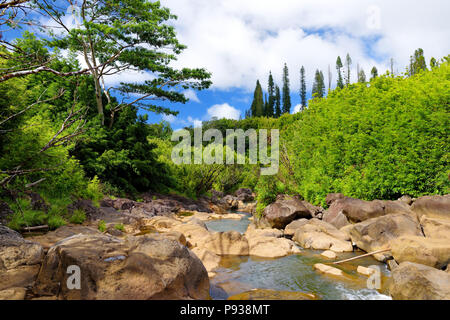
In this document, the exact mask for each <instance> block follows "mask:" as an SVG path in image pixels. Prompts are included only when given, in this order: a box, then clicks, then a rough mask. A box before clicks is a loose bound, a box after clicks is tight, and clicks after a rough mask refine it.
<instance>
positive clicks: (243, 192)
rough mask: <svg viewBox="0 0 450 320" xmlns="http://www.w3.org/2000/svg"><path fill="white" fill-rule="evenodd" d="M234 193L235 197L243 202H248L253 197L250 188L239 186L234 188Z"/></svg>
mask: <svg viewBox="0 0 450 320" xmlns="http://www.w3.org/2000/svg"><path fill="white" fill-rule="evenodd" d="M234 195H235V196H236V198H237V199H238V200H239V201H243V202H250V201H253V200H254V199H255V198H254V197H253V193H252V190H250V189H248V188H240V189H238V190H236V192H235V193H234Z"/></svg>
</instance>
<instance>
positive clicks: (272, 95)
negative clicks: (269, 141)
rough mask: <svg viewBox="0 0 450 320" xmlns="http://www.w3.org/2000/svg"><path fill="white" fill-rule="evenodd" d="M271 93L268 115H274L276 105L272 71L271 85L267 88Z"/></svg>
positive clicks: (270, 75)
mask: <svg viewBox="0 0 450 320" xmlns="http://www.w3.org/2000/svg"><path fill="white" fill-rule="evenodd" d="M267 91H268V93H269V101H268V104H267V109H266V116H267V117H273V116H274V106H275V83H274V82H273V77H272V72H269V85H268V88H267Z"/></svg>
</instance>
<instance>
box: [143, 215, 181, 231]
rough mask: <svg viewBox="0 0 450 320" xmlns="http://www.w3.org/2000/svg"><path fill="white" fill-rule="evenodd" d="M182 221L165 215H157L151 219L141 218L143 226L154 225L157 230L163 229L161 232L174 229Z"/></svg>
mask: <svg viewBox="0 0 450 320" xmlns="http://www.w3.org/2000/svg"><path fill="white" fill-rule="evenodd" d="M180 224H181V221H178V220H175V219H172V218H169V217H165V216H156V217H152V218H149V219H142V220H141V225H142V226H143V227H152V228H154V229H156V230H157V231H161V232H165V231H168V230H170V229H172V228H173V227H175V226H176V225H180Z"/></svg>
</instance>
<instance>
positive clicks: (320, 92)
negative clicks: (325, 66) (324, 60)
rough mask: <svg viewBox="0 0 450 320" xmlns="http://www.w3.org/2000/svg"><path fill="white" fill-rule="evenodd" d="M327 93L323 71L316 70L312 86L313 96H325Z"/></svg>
mask: <svg viewBox="0 0 450 320" xmlns="http://www.w3.org/2000/svg"><path fill="white" fill-rule="evenodd" d="M324 94H325V83H324V79H323V73H322V71H319V70H316V73H315V76H314V83H313V87H312V96H313V97H314V98H316V97H317V98H323V97H324Z"/></svg>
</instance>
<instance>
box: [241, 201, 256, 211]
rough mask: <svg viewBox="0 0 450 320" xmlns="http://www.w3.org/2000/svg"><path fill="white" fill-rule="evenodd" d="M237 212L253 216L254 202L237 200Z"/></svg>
mask: <svg viewBox="0 0 450 320" xmlns="http://www.w3.org/2000/svg"><path fill="white" fill-rule="evenodd" d="M237 210H238V211H240V212H247V213H251V214H253V213H254V212H255V211H256V202H243V201H240V200H239V202H238V208H237Z"/></svg>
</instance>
